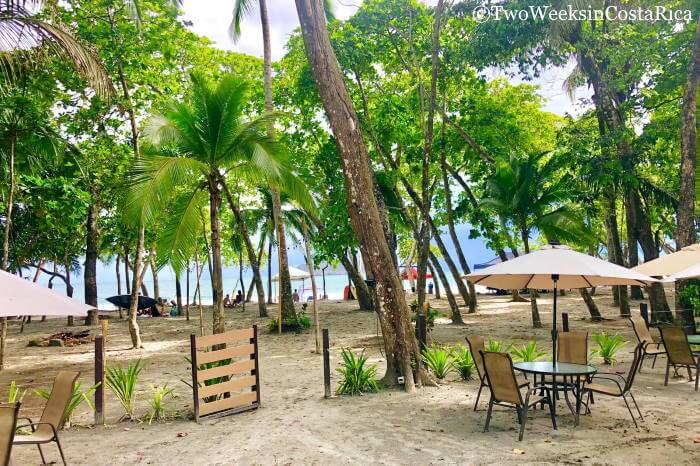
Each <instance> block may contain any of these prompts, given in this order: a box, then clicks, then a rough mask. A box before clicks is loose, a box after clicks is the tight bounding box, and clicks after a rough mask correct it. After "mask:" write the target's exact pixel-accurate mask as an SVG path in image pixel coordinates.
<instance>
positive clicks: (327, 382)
mask: <svg viewBox="0 0 700 466" xmlns="http://www.w3.org/2000/svg"><path fill="white" fill-rule="evenodd" d="M322 331H323V389H324V393H323V397H324V398H330V397H331V358H330V350H329V346H330V342H329V338H328V329H327V328H324V329H323V330H322Z"/></svg>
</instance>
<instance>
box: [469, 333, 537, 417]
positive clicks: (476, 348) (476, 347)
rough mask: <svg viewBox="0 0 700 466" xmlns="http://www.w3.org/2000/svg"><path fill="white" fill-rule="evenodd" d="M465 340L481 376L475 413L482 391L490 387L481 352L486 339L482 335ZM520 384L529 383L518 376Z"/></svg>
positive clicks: (477, 371)
mask: <svg viewBox="0 0 700 466" xmlns="http://www.w3.org/2000/svg"><path fill="white" fill-rule="evenodd" d="M465 339H466V340H467V344H468V345H469V352H470V353H471V354H472V359H474V365H475V366H476V373H477V375H478V376H479V392H478V393H477V394H476V401H475V402H474V411H476V408H477V406H478V405H479V398H480V397H481V390H483V389H484V387H488V386H489V383H488V380H487V379H486V373H485V372H484V361H483V359H481V352H482V351H484V350H485V346H484V342H485V339H484V337H482V336H481V335H472V336H470V337H465ZM518 384H519V385H518V386H520V387H522V386H525V385H527V384H528V381H527V379H525V378H524V377H522V376H518Z"/></svg>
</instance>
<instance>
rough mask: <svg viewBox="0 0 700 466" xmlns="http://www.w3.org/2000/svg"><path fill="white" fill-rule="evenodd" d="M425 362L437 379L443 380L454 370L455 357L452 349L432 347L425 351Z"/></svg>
mask: <svg viewBox="0 0 700 466" xmlns="http://www.w3.org/2000/svg"><path fill="white" fill-rule="evenodd" d="M423 362H425V365H426V366H428V369H430V371H431V372H432V373H433V374H435V377H437V378H438V379H440V380H442V379H444V378H445V377H447V375H448V374H449V373H450V372H452V371H453V370H454V357H453V355H452V350H451V349H450V348H445V347H443V346H438V345H431V346H429V347H427V348H425V349H424V350H423Z"/></svg>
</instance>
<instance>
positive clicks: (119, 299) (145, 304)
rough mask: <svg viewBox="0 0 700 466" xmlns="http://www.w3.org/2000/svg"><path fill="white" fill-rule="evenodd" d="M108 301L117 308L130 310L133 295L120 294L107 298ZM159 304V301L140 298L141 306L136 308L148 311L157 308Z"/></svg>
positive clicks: (145, 297) (144, 297)
mask: <svg viewBox="0 0 700 466" xmlns="http://www.w3.org/2000/svg"><path fill="white" fill-rule="evenodd" d="M107 301H109V302H110V303H112V304H114V305H115V306H117V307H121V308H124V309H128V308H129V306H130V305H131V295H128V294H120V295H117V296H110V297H109V298H107ZM157 303H158V301H156V300H155V299H153V298H150V297H148V296H139V304H138V306H136V308H137V309H139V310H141V309H148V308H149V307H153V306H155V305H156V304H157Z"/></svg>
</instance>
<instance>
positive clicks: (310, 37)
mask: <svg viewBox="0 0 700 466" xmlns="http://www.w3.org/2000/svg"><path fill="white" fill-rule="evenodd" d="M295 1H296V6H297V12H298V14H299V21H300V23H301V30H302V35H303V38H304V46H305V49H306V55H307V57H308V59H309V63H310V65H311V72H312V74H313V76H314V78H315V80H316V84H317V87H318V91H319V95H320V97H321V100H322V102H323V106H324V109H325V112H326V116H327V118H328V121H329V123H330V127H331V129H332V131H333V134H334V136H335V138H336V144H337V146H338V152H339V154H340V156H341V163H342V167H343V173H344V176H345V187H346V194H347V204H348V213H349V216H350V221H351V223H352V227H353V230H354V231H355V235H356V237H357V239H358V241H359V242H360V247H361V248H363V249H364V251H365V254H366V255H367V256H368V257H370V258H371V261H370V263H369V264H368V265H370V267H371V268H372V274H373V275H374V277H375V278H376V280H377V282H376V290H377V296H378V297H379V299H380V301H381V307H380V310H379V311H380V312H379V320H380V324H381V326H382V334H383V337H384V344H385V350H386V358H387V367H388V370H390V371H391V372H388V373H387V374H386V376H385V380H386V381H388V382H394V381H396V376H398V375H402V376H403V377H404V382H405V386H404V388H405V389H406V391H409V392H410V391H413V390H414V389H415V385H416V379H415V378H414V374H413V368H412V362H413V361H414V360H415V359H416V358H418V357H420V354H419V349H418V344H417V342H416V339H415V335H414V332H413V326H412V325H411V319H410V311H409V308H408V306H407V304H406V300H405V298H404V295H403V290H402V286H401V279H400V277H399V275H398V272H397V270H396V268H395V267H394V262H393V259H392V254H391V250H390V248H389V245H388V243H387V241H386V238H385V236H384V231H383V229H382V223H381V219H380V216H379V210H378V208H377V204H376V200H375V199H374V195H373V182H372V172H371V168H370V163H369V157H368V155H367V149H366V147H365V144H364V140H363V137H362V133H361V131H360V122H359V120H358V118H357V114H356V113H355V108H354V105H353V103H352V100H351V98H350V95H349V94H348V91H347V88H346V87H345V83H344V82H343V77H342V73H341V71H340V67H339V65H338V61H337V58H336V56H335V53H334V51H333V48H332V46H331V42H330V38H329V36H328V31H327V29H326V24H325V13H324V9H323V4H322V2H321V1H320V0H295Z"/></svg>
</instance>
